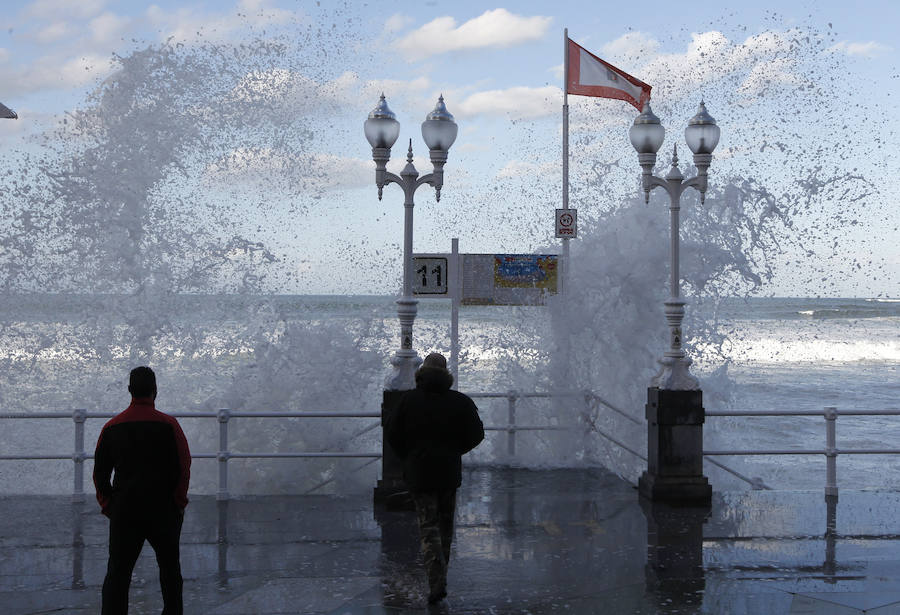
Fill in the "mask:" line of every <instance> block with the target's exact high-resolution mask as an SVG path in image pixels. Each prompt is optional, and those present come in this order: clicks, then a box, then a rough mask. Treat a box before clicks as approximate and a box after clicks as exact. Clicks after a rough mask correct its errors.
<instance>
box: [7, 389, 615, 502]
mask: <svg viewBox="0 0 900 615" xmlns="http://www.w3.org/2000/svg"><path fill="white" fill-rule="evenodd" d="M469 396H470V397H473V398H487V399H503V398H506V399H508V400H509V413H508V419H509V420H508V424H506V425H500V426H492V425H489V426H486V427H485V430H486V431H506V432H507V433H508V434H509V435H508V438H507V451H508V453H509V455H510V456H513V455H515V434H516V433H517V432H519V431H559V430H566V429H569V428H567V427H560V426H555V425H517V424H516V423H515V419H516V402H517V400H518V399H520V398H522V399H541V398H544V399H547V398H553V397H583V398H584V399H585V402H586V403H589V402H590V401H591V400H594V401H599V402H600V403H603V404H605V405H607V406H609V404H607V403H606V402H605V401H603V400H602V399H601V398H599V397H597V396H596V395H594V394H593V393H592V392H590V391H575V392H572V391H560V392H532V393H522V392H518V391H509V392H506V393H490V392H478V393H471V394H469ZM609 407H611V408H612V406H609ZM612 409H613V410H615V411H617V412H621V411H620V410H618V409H617V408H612ZM169 414H170V416H174V417H176V418H179V419H184V418H186V419H199V418H204V419H209V418H214V419H218V423H219V450H218V451H217V452H215V453H191V458H192V459H215V460H216V461H217V462H218V466H219V477H218V490H217V492H216V499H219V500H226V499H228V498H229V493H228V461H229V460H230V459H341V458H347V459H358V458H369V459H372V460H375V459H379V458H381V456H382V454H381V453H380V452H342V451H310V452H301V451H292V452H266V451H262V452H250V453H235V452H231V451H229V445H228V424H229V422H230V421H231V420H232V419H234V418H302V419H315V418H332V419H336V418H378V419H380V418H381V412H374V411H369V412H320V411H314V412H309V411H305V412H286V411H271V410H263V411H259V412H253V411H246V410H243V411H232V410H230V409H226V408H223V409H220V410H218V411H216V412H213V411H195V412H171V413H169ZM623 414H624V413H623ZM113 416H116V413H112V412H88V411H87V410H84V409H76V410H73V411H71V412H44V413H37V414H27V413H23V412H4V413H0V419H23V420H42V419H60V418H68V419H72V420H73V422H74V424H75V445H74V452H73V453H72V454H71V455H62V454H49V455H42V454H37V455H0V461H28V460H34V461H45V460H56V461H58V460H68V459H71V460H72V461H73V462H74V464H75V468H74V480H73V482H74V485H73V490H72V501H73V502H84V501H85V493H84V462H85V461H86V460H88V459H93V458H94V456H93V455H92V454H89V453H87V452H86V451H85V448H84V445H85V442H84V424H85V422H86V421H87V420H88V419H109V418H112V417H113ZM378 424H379V423H375V424H374V425H370V426H369V427H366V428H365V429H363V430H361V431H359V432H357V433H356V434H354V435H353V436H351V438H350V439H352V438H354V437H356V436H358V435H361V434H364V433H366V432H368V431H370V430H371V429H372V428H373V427H377V426H378ZM613 442H616V441H615V440H613ZM616 443H617V444H618V442H616Z"/></svg>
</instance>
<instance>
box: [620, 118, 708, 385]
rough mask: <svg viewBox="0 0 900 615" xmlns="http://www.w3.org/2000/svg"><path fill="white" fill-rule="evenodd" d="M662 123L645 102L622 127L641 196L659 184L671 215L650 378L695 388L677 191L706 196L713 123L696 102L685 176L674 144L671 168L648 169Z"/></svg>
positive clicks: (688, 130) (655, 382) (660, 138)
mask: <svg viewBox="0 0 900 615" xmlns="http://www.w3.org/2000/svg"><path fill="white" fill-rule="evenodd" d="M665 135H666V131H665V128H663V127H662V125H661V124H660V123H659V118H658V117H656V116H655V115H653V111H652V110H651V109H650V104H649V103H648V104H646V105H644V111H643V112H642V113H641V114H640V115H639V116H637V118H636V119H635V120H634V125H633V126H632V127H631V130H630V131H629V133H628V136H629V137H630V138H631V144H632V145H634V149H636V150H637V153H638V160H639V161H640V165H641V168H642V169H643V174H642V179H643V188H644V200H645V202H648V203H649V202H650V191H651V190H653V189H654V188H657V187H659V188H662V189H664V190H665V191H666V192H667V193H668V194H669V216H670V218H671V231H670V233H671V235H670V260H671V263H672V267H671V271H670V280H669V299H668V300H667V301H665V302H664V305H665V306H666V321H667V322H668V324H669V341H670V346H669V350H667V351H666V353H665V355H664V356H663V358H662V359H661V360H660V363H661V364H662V369H661V370H660V372H659V374H658V375H657V376H656V378H654V379H653V386H655V387H658V388H660V389H667V390H674V391H690V390H694V389H699V388H700V382H699V381H698V380H697V379H696V378H695V377H694V376H693V375H692V374H691V372H690V369H689V368H690V365H691V359H690V358H688V357H687V356H686V355H685V353H684V349H683V348H682V340H683V336H682V331H681V321H682V320H683V319H684V306H685V303H686V302H685V301H684V300H683V299H682V298H681V280H680V277H679V271H678V266H679V245H680V244H679V220H678V216H679V212H680V211H681V194H682V193H683V192H684V191H685V190H686V189H687V188H696V189H697V190H698V191H699V192H700V202H701V203H703V202H704V199H705V197H706V187H707V174H706V172H707V170H708V169H709V165H710V163H711V162H712V152H713V150H714V149H715V148H716V145H717V144H718V143H719V127H718V126H716V121H715V120H714V119H713V118H712V116H710V115H709V113H707V111H706V105H705V104H704V103H702V102H701V103H700V109H699V110H698V111H697V114H696V115H695V116H694V117H692V118H691V119H690V121H689V122H688V127H687V128H686V129H685V131H684V137H685V140H686V141H687V144H688V147H689V148H691V151H692V152H694V165H696V167H697V175H696V176H695V177H692V178H691V179H688V180H685V179H684V176H683V175H682V174H681V171H679V170H678V146H677V145H676V146H675V149H674V154H673V156H672V168H671V170H669V172H668V174H667V175H666V177H665V179H662V178H659V177H657V176H655V175H653V166H654V165H655V164H656V152H657V151H658V150H659V148H660V146H661V145H662V142H663V139H664V138H665Z"/></svg>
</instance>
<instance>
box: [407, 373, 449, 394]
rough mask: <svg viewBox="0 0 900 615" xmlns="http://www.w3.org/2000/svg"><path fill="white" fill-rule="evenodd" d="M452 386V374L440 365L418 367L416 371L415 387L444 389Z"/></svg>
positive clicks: (432, 389)
mask: <svg viewBox="0 0 900 615" xmlns="http://www.w3.org/2000/svg"><path fill="white" fill-rule="evenodd" d="M451 386H453V374H451V373H450V372H449V371H447V370H446V369H441V368H440V367H420V368H419V369H418V370H417V371H416V388H417V389H424V390H426V391H446V390H448V389H449V388H450V387H451Z"/></svg>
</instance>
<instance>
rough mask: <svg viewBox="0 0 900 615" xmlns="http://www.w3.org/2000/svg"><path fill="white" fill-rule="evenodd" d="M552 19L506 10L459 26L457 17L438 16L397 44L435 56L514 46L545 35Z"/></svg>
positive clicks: (487, 13) (485, 14) (401, 47)
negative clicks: (452, 52) (525, 15)
mask: <svg viewBox="0 0 900 615" xmlns="http://www.w3.org/2000/svg"><path fill="white" fill-rule="evenodd" d="M552 21H553V18H551V17H540V16H538V17H523V16H521V15H516V14H514V13H510V12H509V11H507V10H506V9H494V10H492V11H485V12H484V13H483V14H481V15H480V16H478V17H475V18H474V19H470V20H469V21H467V22H465V23H463V24H462V25H457V21H456V20H455V19H454V18H453V17H438V18H437V19H434V20H432V21H430V22H428V23H427V24H425V25H424V26H422V27H421V28H419V29H417V30H414V31H412V32H410V33H409V34H407V35H406V36H404V37H403V38H401V39H399V40H398V41H397V46H398V47H399V48H400V49H401V50H402V51H406V52H412V53H417V54H419V55H420V56H431V55H435V54H439V53H445V52H448V51H459V50H467V49H481V48H485V47H511V46H512V45H518V44H520V43H525V42H528V41H533V40H538V39H540V38H541V37H543V36H544V34H545V33H546V32H547V29H548V28H549V27H550V23H551V22H552Z"/></svg>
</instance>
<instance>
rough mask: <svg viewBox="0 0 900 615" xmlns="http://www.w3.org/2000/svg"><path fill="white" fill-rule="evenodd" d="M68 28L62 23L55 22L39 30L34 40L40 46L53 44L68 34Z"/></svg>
mask: <svg viewBox="0 0 900 615" xmlns="http://www.w3.org/2000/svg"><path fill="white" fill-rule="evenodd" d="M68 32H69V27H68V25H67V24H66V22H64V21H55V22H53V23H51V24H50V25H49V26H47V27H45V28H41V29H40V30H38V31H37V32H36V33H35V35H34V40H36V41H37V42H38V43H40V44H42V45H46V44H47V43H54V42H56V41H58V40H60V39H61V38H63V37H64V36H66V34H68Z"/></svg>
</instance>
